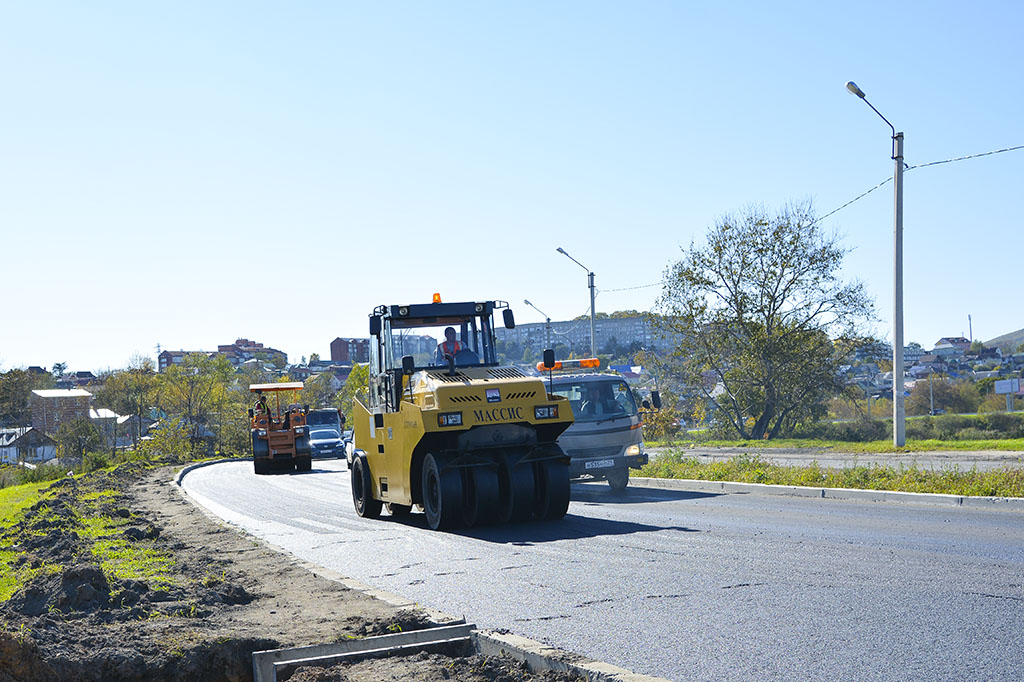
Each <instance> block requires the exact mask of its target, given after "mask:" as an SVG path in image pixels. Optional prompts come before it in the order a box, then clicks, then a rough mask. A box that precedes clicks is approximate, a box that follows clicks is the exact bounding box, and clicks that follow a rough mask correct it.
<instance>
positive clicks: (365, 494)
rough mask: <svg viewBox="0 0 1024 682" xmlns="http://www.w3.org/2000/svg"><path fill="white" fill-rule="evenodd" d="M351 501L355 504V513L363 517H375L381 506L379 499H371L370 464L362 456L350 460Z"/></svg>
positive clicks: (378, 514) (378, 513)
mask: <svg viewBox="0 0 1024 682" xmlns="http://www.w3.org/2000/svg"><path fill="white" fill-rule="evenodd" d="M352 503H353V504H354V505H355V508H356V514H359V515H360V516H362V517H363V518H364V519H375V518H377V517H378V516H380V510H381V507H383V505H382V504H381V501H380V500H375V499H373V482H372V481H371V480H370V465H369V464H368V463H367V461H366V459H365V458H363V457H357V458H356V459H355V461H353V462H352Z"/></svg>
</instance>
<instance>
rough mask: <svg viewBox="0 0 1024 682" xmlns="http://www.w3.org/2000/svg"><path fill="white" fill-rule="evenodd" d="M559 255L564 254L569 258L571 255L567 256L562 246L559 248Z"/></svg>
mask: <svg viewBox="0 0 1024 682" xmlns="http://www.w3.org/2000/svg"><path fill="white" fill-rule="evenodd" d="M558 253H560V254H562V255H563V256H568V255H569V254H567V253H566V252H565V249H563V248H562V247H561V246H559V247H558Z"/></svg>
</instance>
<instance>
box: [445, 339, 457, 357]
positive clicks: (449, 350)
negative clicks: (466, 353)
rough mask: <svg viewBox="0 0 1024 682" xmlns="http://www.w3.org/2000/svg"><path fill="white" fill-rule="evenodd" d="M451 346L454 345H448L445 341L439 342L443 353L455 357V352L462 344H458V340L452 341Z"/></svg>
mask: <svg viewBox="0 0 1024 682" xmlns="http://www.w3.org/2000/svg"><path fill="white" fill-rule="evenodd" d="M452 346H454V348H452V347H450V346H449V345H448V342H447V341H444V342H443V343H441V352H442V353H443V354H445V355H451V356H452V357H455V354H456V353H458V352H459V351H460V350H462V345H461V344H459V342H458V341H452Z"/></svg>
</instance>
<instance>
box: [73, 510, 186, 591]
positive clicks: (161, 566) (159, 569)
mask: <svg viewBox="0 0 1024 682" xmlns="http://www.w3.org/2000/svg"><path fill="white" fill-rule="evenodd" d="M116 495H117V493H116V491H113V490H110V491H100V492H95V493H89V494H87V495H83V496H82V498H81V499H82V500H83V501H84V502H86V505H87V506H88V507H90V509H86V510H84V511H85V512H86V513H91V512H95V502H96V501H97V500H109V499H114V498H115V497H116ZM90 503H91V504H90ZM79 524H80V530H79V534H80V535H81V536H82V537H83V538H86V539H88V540H91V541H92V546H91V548H90V551H91V553H92V555H93V556H94V557H95V558H96V560H97V561H98V562H99V564H100V568H101V569H102V570H103V572H104V573H105V574H106V575H107V577H108V578H120V579H121V580H141V581H145V582H147V583H149V584H150V585H157V586H164V587H166V586H170V585H175V584H177V583H176V581H175V579H174V578H173V577H172V568H173V566H174V558H173V557H172V556H171V555H170V553H167V552H161V551H158V550H154V549H152V548H151V547H149V546H147V545H148V543H146V542H145V541H132V540H128V539H126V538H125V537H124V535H123V531H124V528H125V527H126V526H128V525H129V524H130V522H129V520H128V519H122V518H114V517H111V516H108V515H106V514H96V515H86V516H82V517H80V519H79Z"/></svg>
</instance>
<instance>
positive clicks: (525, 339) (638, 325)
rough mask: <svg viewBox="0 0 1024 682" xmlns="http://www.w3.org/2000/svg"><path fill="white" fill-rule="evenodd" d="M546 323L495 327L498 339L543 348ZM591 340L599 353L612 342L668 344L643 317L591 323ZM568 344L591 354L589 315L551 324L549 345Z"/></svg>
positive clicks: (643, 345) (580, 352)
mask: <svg viewBox="0 0 1024 682" xmlns="http://www.w3.org/2000/svg"><path fill="white" fill-rule="evenodd" d="M547 332H548V330H547V323H545V322H528V323H526V324H517V325H516V328H515V329H505V328H504V327H500V326H499V327H498V328H497V329H496V330H495V334H496V335H497V337H498V339H499V340H503V341H506V342H509V343H515V344H519V345H521V346H532V347H535V348H538V349H542V348H544V347H545V345H546V344H547ZM594 341H595V345H596V346H597V352H598V353H605V352H607V351H608V349H609V348H610V347H611V346H612V344H613V343H614V345H615V346H617V347H618V348H626V347H629V346H630V345H632V344H634V343H635V344H637V345H638V346H639V347H641V348H648V349H653V348H664V347H668V346H670V345H671V340H669V339H665V338H663V337H662V336H661V334H660V333H659V332H658V331H657V330H655V329H653V328H652V327H651V325H650V324H649V323H648V322H647V318H645V317H608V318H603V319H600V318H599V319H597V320H595V323H594ZM558 345H563V346H569V349H570V351H571V352H573V353H575V354H576V355H588V354H589V353H590V318H589V317H585V318H582V319H579V320H569V321H564V322H552V323H551V346H558Z"/></svg>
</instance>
